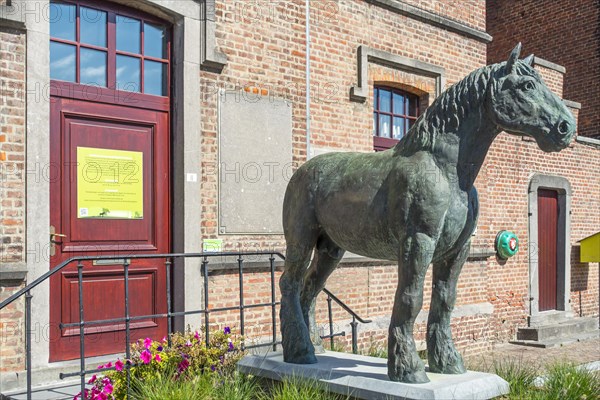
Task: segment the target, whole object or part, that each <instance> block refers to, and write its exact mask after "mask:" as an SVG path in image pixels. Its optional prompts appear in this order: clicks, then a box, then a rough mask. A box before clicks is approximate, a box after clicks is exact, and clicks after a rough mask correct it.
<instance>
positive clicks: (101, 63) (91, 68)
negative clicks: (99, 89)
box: [79, 47, 106, 86]
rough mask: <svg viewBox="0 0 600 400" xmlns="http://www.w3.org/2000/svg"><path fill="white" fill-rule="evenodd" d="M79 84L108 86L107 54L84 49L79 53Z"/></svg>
mask: <svg viewBox="0 0 600 400" xmlns="http://www.w3.org/2000/svg"><path fill="white" fill-rule="evenodd" d="M79 68H80V69H79V82H80V83H83V84H84V85H97V86H106V52H105V51H98V50H92V49H86V48H85V47H82V48H81V50H80V53H79Z"/></svg>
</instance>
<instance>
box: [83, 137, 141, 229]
mask: <svg viewBox="0 0 600 400" xmlns="http://www.w3.org/2000/svg"><path fill="white" fill-rule="evenodd" d="M143 170H144V168H143V153H142V152H139V151H124V150H112V149H99V148H93V147H77V218H107V219H108V218H110V219H142V218H143V217H144V176H143Z"/></svg>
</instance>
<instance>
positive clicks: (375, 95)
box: [373, 88, 379, 110]
mask: <svg viewBox="0 0 600 400" xmlns="http://www.w3.org/2000/svg"><path fill="white" fill-rule="evenodd" d="M373 108H374V109H375V110H378V109H379V89H377V88H375V89H373Z"/></svg>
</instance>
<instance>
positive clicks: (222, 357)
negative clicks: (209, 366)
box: [219, 356, 225, 364]
mask: <svg viewBox="0 0 600 400" xmlns="http://www.w3.org/2000/svg"><path fill="white" fill-rule="evenodd" d="M219 361H221V364H223V363H224V362H225V357H224V356H219Z"/></svg>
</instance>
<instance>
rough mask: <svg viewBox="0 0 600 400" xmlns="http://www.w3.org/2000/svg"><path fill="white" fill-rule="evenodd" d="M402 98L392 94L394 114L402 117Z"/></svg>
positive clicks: (403, 111)
mask: <svg viewBox="0 0 600 400" xmlns="http://www.w3.org/2000/svg"><path fill="white" fill-rule="evenodd" d="M404 113H405V108H404V96H402V95H401V94H398V93H394V114H397V115H404Z"/></svg>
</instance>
